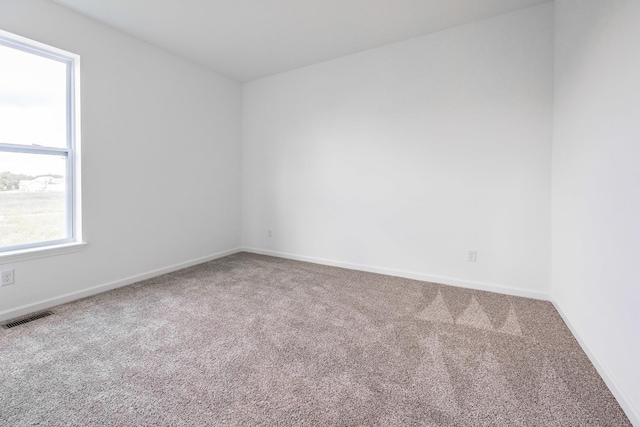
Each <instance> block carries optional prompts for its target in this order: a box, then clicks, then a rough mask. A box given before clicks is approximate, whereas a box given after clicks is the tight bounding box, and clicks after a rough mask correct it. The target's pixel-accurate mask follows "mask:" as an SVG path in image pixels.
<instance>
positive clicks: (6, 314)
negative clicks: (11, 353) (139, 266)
mask: <svg viewBox="0 0 640 427" xmlns="http://www.w3.org/2000/svg"><path fill="white" fill-rule="evenodd" d="M238 252H241V250H240V249H239V248H236V249H231V250H228V251H223V252H218V253H215V254H212V255H207V256H205V257H202V258H197V259H193V260H190V261H185V262H181V263H178V264H174V265H171V266H169V267H163V268H159V269H157V270H152V271H148V272H146V273H142V274H136V275H135V276H130V277H126V278H124V279H120V280H116V281H113V282H109V283H104V284H102V285H98V286H92V287H90V288H87V289H82V290H80V291H76V292H70V293H68V294H64V295H60V296H57V297H54V298H49V299H46V300H42V301H38V302H35V303H32V304H26V305H23V306H21V307H17V308H12V309H9V310H5V311H2V312H0V322H3V321H5V320H8V319H13V318H15V317H20V316H24V315H26V314H29V313H33V312H35V311H40V310H46V309H48V308H51V307H55V306H56V305H60V304H65V303H68V302H71V301H75V300H78V299H81V298H86V297H89V296H91V295H96V294H99V293H102V292H106V291H110V290H112V289H116V288H121V287H123V286H127V285H131V284H132V283H136V282H140V281H142V280H146V279H151V278H152V277H156V276H161V275H163V274H167V273H171V272H174V271H177V270H181V269H183V268H187V267H191V266H194V265H197V264H202V263H203V262H207V261H213V260H214V259H218V258H222V257H225V256H227V255H233V254H236V253H238Z"/></svg>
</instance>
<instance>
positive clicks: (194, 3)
mask: <svg viewBox="0 0 640 427" xmlns="http://www.w3.org/2000/svg"><path fill="white" fill-rule="evenodd" d="M53 1H55V2H56V3H59V4H61V5H63V6H66V7H68V8H70V9H73V10H75V11H77V12H80V13H82V14H84V15H87V16H89V17H91V18H94V19H96V20H98V21H101V22H103V23H105V24H108V25H110V26H112V27H115V28H117V29H119V30H122V31H124V32H127V33H129V34H132V35H134V36H136V37H138V38H140V39H142V40H145V41H147V42H149V43H152V44H155V45H157V46H160V47H162V48H164V49H166V50H168V51H170V52H173V53H175V54H177V55H179V56H182V57H184V58H187V59H189V60H192V61H194V62H197V63H199V64H202V65H204V66H206V67H209V68H211V69H213V70H214V71H217V72H219V73H221V74H224V75H226V76H228V77H231V78H232V79H235V80H237V81H240V82H245V81H249V80H254V79H257V78H260V77H265V76H269V75H272V74H276V73H280V72H282V71H287V70H291V69H294V68H299V67H303V66H305V65H310V64H315V63H318V62H322V61H326V60H329V59H333V58H337V57H340V56H344V55H348V54H352V53H355V52H359V51H362V50H366V49H371V48H375V47H378V46H382V45H385V44H389V43H394V42H398V41H401V40H406V39H409V38H412V37H417V36H420V35H423V34H427V33H432V32H435V31H440V30H443V29H446V28H450V27H453V26H457V25H462V24H466V23H469V22H473V21H477V20H480V19H484V18H488V17H491V16H496V15H500V14H503V13H508V12H512V11H515V10H519V9H524V8H526V7H530V6H534V5H538V4H542V3H547V2H548V1H550V0H53Z"/></svg>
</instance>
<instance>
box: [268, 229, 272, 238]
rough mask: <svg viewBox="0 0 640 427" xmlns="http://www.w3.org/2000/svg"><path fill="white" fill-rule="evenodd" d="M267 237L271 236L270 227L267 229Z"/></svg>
mask: <svg viewBox="0 0 640 427" xmlns="http://www.w3.org/2000/svg"><path fill="white" fill-rule="evenodd" d="M267 237H273V233H272V232H271V229H269V230H268V231H267Z"/></svg>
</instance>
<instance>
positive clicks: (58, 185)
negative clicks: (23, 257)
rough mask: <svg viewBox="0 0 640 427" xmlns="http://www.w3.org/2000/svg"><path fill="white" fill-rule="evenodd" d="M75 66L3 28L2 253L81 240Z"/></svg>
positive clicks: (73, 58) (70, 58)
mask: <svg viewBox="0 0 640 427" xmlns="http://www.w3.org/2000/svg"><path fill="white" fill-rule="evenodd" d="M79 66H80V58H79V56H77V55H75V54H72V53H68V52H64V51H62V50H60V49H56V48H53V47H50V46H46V45H43V44H41V43H38V42H34V41H31V40H28V39H25V38H23V37H19V36H16V35H13V34H10V33H7V32H4V31H0V257H2V256H4V255H9V254H13V253H15V252H25V251H27V252H28V251H29V250H34V249H43V248H55V247H61V246H65V245H69V244H73V243H78V242H80V241H81V222H80V219H81V218H80V185H79V179H80V145H79V129H80V126H79V102H78V101H79V80H78V78H79Z"/></svg>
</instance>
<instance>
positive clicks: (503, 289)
mask: <svg viewBox="0 0 640 427" xmlns="http://www.w3.org/2000/svg"><path fill="white" fill-rule="evenodd" d="M242 250H243V251H244V252H251V253H255V254H260V255H269V256H274V257H278V258H286V259H292V260H296V261H306V262H311V263H314V264H322V265H330V266H333V267H341V268H346V269H349V270H359V271H366V272H369V273H378V274H385V275H387V276H395V277H404V278H406V279H414V280H420V281H423V282H433V283H440V284H443V285H451V286H458V287H461V288H468V289H476V290H480V291H489V292H496V293H499V294H506V295H513V296H518V297H525V298H534V299H539V300H544V301H548V300H549V295H547V294H545V293H543V292H537V291H532V290H527V289H518V288H514V287H511V286H506V285H498V284H493V283H484V282H474V281H470V280H463V279H458V278H455V277H445V276H435V275H430V274H424V273H416V272H413V271H404V270H395V269H392V268H385V267H375V266H372V265H363V264H353V263H350V262H342V261H335V260H330V259H324V258H316V257H310V256H304V255H296V254H290V253H285V252H276V251H269V250H264V249H256V248H242Z"/></svg>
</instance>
